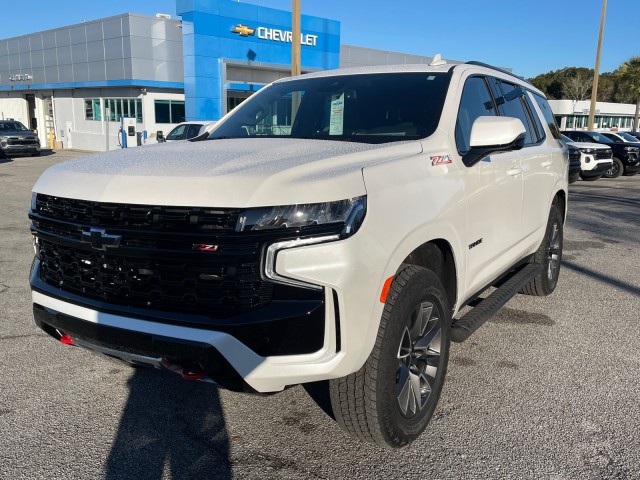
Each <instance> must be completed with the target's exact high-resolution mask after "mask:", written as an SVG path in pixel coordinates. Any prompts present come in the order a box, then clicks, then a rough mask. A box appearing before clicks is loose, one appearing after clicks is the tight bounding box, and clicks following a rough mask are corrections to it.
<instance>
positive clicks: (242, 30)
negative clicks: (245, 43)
mask: <svg viewBox="0 0 640 480" xmlns="http://www.w3.org/2000/svg"><path fill="white" fill-rule="evenodd" d="M231 31H232V32H233V33H237V34H238V35H240V36H241V37H248V36H249V35H253V34H255V33H256V29H255V28H249V27H247V26H246V25H236V26H235V27H233V28H232V29H231Z"/></svg>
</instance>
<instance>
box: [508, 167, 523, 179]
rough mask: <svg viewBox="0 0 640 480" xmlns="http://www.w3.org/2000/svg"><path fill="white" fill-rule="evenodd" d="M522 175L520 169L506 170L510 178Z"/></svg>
mask: <svg viewBox="0 0 640 480" xmlns="http://www.w3.org/2000/svg"><path fill="white" fill-rule="evenodd" d="M521 173H522V169H521V168H520V167H514V168H510V169H509V170H507V175H509V176H511V177H515V176H516V175H520V174H521Z"/></svg>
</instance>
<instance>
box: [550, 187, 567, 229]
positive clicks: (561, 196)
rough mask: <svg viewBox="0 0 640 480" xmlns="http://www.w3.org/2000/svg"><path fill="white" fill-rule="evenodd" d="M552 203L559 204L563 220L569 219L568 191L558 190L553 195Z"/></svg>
mask: <svg viewBox="0 0 640 480" xmlns="http://www.w3.org/2000/svg"><path fill="white" fill-rule="evenodd" d="M551 204H552V205H558V208H559V209H560V213H561V214H562V221H563V222H564V221H565V220H566V219H567V192H565V191H564V190H558V192H557V193H556V194H555V196H554V197H553V202H551Z"/></svg>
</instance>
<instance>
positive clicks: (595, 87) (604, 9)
mask: <svg viewBox="0 0 640 480" xmlns="http://www.w3.org/2000/svg"><path fill="white" fill-rule="evenodd" d="M606 13H607V0H602V15H601V16H600V35H599V36H598V51H597V52H596V68H595V71H594V72H593V88H592V89H591V106H590V108H589V124H588V125H587V130H591V129H592V128H593V124H594V121H595V114H596V99H597V98H598V77H599V75H600V52H601V50H602V36H603V34H604V17H605V15H606Z"/></svg>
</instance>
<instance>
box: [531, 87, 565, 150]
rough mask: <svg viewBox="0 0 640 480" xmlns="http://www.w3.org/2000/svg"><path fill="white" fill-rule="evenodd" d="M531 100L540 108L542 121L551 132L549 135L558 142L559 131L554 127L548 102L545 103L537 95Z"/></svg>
mask: <svg viewBox="0 0 640 480" xmlns="http://www.w3.org/2000/svg"><path fill="white" fill-rule="evenodd" d="M533 98H534V100H535V101H536V103H537V104H538V106H539V107H540V110H541V111H542V115H544V119H545V120H546V122H547V125H548V126H549V130H551V135H553V138H557V139H558V140H559V139H560V138H561V134H560V129H559V128H558V125H556V120H555V118H554V116H553V112H552V111H551V107H550V106H549V102H547V100H546V98H544V97H542V96H540V95H538V94H537V93H534V94H533Z"/></svg>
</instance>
